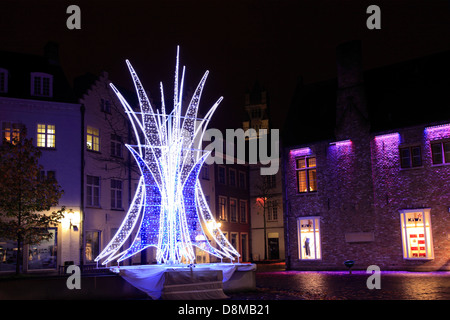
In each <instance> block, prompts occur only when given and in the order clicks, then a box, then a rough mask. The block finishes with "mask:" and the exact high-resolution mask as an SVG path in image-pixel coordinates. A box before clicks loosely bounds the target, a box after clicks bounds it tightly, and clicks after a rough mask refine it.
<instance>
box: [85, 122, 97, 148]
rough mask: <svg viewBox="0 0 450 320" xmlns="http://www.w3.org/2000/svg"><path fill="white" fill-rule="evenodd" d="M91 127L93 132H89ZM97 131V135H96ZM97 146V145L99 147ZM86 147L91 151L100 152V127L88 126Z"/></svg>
mask: <svg viewBox="0 0 450 320" xmlns="http://www.w3.org/2000/svg"><path fill="white" fill-rule="evenodd" d="M89 129H91V133H89ZM95 131H96V132H97V135H95ZM95 138H97V139H95ZM89 143H91V145H89ZM95 146H97V149H96V148H95ZM86 149H87V151H91V152H100V129H98V128H96V127H93V126H86Z"/></svg>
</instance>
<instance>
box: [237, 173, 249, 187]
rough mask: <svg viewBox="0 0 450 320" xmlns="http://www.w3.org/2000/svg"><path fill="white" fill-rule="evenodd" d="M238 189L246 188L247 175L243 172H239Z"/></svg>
mask: <svg viewBox="0 0 450 320" xmlns="http://www.w3.org/2000/svg"><path fill="white" fill-rule="evenodd" d="M238 175H239V178H238V180H239V188H241V189H246V188H247V173H246V172H244V171H239V174H238Z"/></svg>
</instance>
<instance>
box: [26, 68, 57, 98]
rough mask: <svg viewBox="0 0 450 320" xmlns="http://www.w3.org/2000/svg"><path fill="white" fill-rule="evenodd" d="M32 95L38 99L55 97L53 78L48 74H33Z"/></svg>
mask: <svg viewBox="0 0 450 320" xmlns="http://www.w3.org/2000/svg"><path fill="white" fill-rule="evenodd" d="M31 95H32V96H38V97H52V96H53V76H52V75H50V74H47V73H40V72H33V73H31Z"/></svg>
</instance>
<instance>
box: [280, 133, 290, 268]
mask: <svg viewBox="0 0 450 320" xmlns="http://www.w3.org/2000/svg"><path fill="white" fill-rule="evenodd" d="M282 144H283V142H282V141H281V142H280V149H281V150H280V151H281V152H280V154H281V163H282V166H281V174H282V177H283V181H284V183H282V188H283V193H284V201H283V212H284V215H283V218H284V255H285V265H286V270H290V269H291V255H290V254H289V252H290V245H291V243H290V239H289V207H290V206H289V199H288V196H287V178H286V150H285V149H284V148H283V146H282Z"/></svg>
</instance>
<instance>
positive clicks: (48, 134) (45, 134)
mask: <svg viewBox="0 0 450 320" xmlns="http://www.w3.org/2000/svg"><path fill="white" fill-rule="evenodd" d="M39 126H44V131H43V132H40V131H39V130H42V128H40V127H39ZM49 127H53V132H49V129H50V128H49ZM40 136H43V137H44V139H43V140H42V139H41V138H40ZM50 137H52V139H49V138H50ZM42 141H43V142H44V145H40V144H41V142H42ZM51 141H53V145H50V146H49V144H51ZM36 147H38V148H42V149H56V125H54V124H44V123H38V124H37V128H36Z"/></svg>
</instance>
